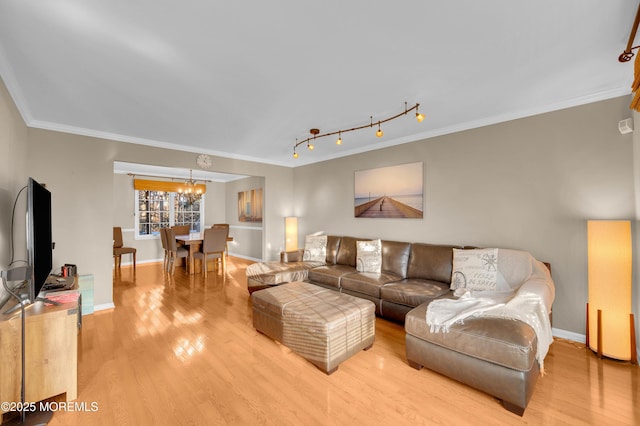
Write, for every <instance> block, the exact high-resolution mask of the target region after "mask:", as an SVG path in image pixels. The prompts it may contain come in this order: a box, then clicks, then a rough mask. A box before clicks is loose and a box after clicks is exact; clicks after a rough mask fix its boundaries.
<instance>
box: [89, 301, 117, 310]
mask: <svg viewBox="0 0 640 426" xmlns="http://www.w3.org/2000/svg"><path fill="white" fill-rule="evenodd" d="M115 307H116V305H114V304H113V302H109V303H101V304H99V305H93V312H97V311H106V310H107V309H115Z"/></svg>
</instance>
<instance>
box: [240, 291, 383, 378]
mask: <svg viewBox="0 0 640 426" xmlns="http://www.w3.org/2000/svg"><path fill="white" fill-rule="evenodd" d="M251 302H252V304H253V326H254V327H255V328H256V330H258V331H259V332H261V333H263V334H265V335H267V336H269V337H271V338H272V339H274V340H277V341H279V342H280V343H282V344H283V345H285V346H287V347H288V348H290V349H291V350H293V351H294V352H296V353H297V354H299V355H300V356H302V357H303V358H306V359H307V360H309V361H310V362H311V363H313V364H314V365H316V366H317V367H318V368H319V369H320V370H322V371H324V372H325V373H327V374H331V373H333V372H334V371H335V370H337V369H338V366H339V365H340V363H341V362H343V361H345V360H346V359H348V358H349V357H351V356H352V355H354V354H356V353H358V352H359V351H361V350H363V349H364V350H367V349H369V348H370V347H371V346H372V345H373V340H374V338H375V313H374V312H375V305H374V304H373V303H372V302H370V301H368V300H364V299H359V298H357V297H353V296H349V295H347V294H341V293H338V292H336V291H334V290H329V289H326V288H322V287H318V286H316V285H313V284H309V283H305V282H293V283H288V284H282V285H280V286H277V287H272V288H267V289H263V290H259V291H256V292H254V293H252V294H251Z"/></svg>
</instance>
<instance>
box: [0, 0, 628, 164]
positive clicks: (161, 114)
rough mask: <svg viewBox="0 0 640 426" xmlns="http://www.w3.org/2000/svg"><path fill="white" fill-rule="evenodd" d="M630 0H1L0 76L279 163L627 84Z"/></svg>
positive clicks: (36, 100)
mask: <svg viewBox="0 0 640 426" xmlns="http://www.w3.org/2000/svg"><path fill="white" fill-rule="evenodd" d="M637 6H638V5H637V2H634V1H629V0H606V1H605V0H565V1H551V0H541V1H535V2H533V1H529V2H525V1H521V0H520V1H515V0H493V1H483V2H479V1H476V0H451V1H433V0H431V1H429V0H422V1H418V0H405V1H395V2H392V1H388V0H387V1H382V0H367V1H364V0H351V1H344V0H342V1H337V0H325V1H304V0H276V1H256V0H249V1H243V2H239V1H238V2H231V1H224V2H223V1H215V0H209V1H205V0H183V1H180V2H178V1H169V0H155V1H149V0H147V1H130V0H128V1H124V0H55V1H42V0H2V1H0V76H1V77H2V79H3V80H4V82H5V84H6V85H7V87H8V89H9V92H10V93H11V95H12V97H13V99H14V101H15V102H16V104H17V106H18V108H19V110H20V112H21V114H22V116H23V117H24V119H25V121H26V123H27V125H29V126H31V127H37V128H44V129H52V130H61V131H66V132H71V133H77V134H83V135H91V136H98V137H106V138H110V139H115V140H120V141H126V142H132V143H140V144H145V145H153V146H161V147H168V148H174V149H181V150H185V151H190V152H194V153H208V154H213V155H222V156H226V157H232V158H239V159H247V160H252V161H260V162H266V163H272V164H279V165H288V166H296V165H303V164H309V163H312V162H317V161H321V160H326V159H329V158H336V157H340V156H344V155H349V154H353V153H357V152H363V151H367V150H371V149H376V148H381V147H385V146H391V145H396V144H399V143H406V142H411V141H414V140H419V139H423V138H427V137H431V136H436V135H441V134H446V133H451V132H455V131H459V130H464V129H469V128H473V127H478V126H483V125H487V124H492V123H497V122H501V121H506V120H511V119H514V118H519V117H524V116H528V115H533V114H538V113H542V112H547V111H553V110H557V109H561V108H566V107H570V106H574V105H580V104H584V103H588V102H593V101H597V100H601V99H607V98H611V97H615V96H621V95H625V94H628V93H630V89H629V86H630V84H631V81H632V73H633V63H632V62H629V63H626V64H621V63H619V62H618V61H617V57H618V55H619V54H620V53H621V52H622V51H623V50H624V48H625V46H626V43H627V40H628V37H629V32H630V29H631V26H632V24H633V20H634V17H635V12H636V8H637ZM405 101H406V102H409V105H410V106H411V105H413V104H415V103H416V102H419V103H420V105H421V106H420V111H421V112H424V113H425V114H426V116H427V118H426V119H425V120H424V122H422V123H421V124H418V123H417V122H416V121H415V120H413V119H412V118H411V117H402V118H399V119H397V120H394V121H393V122H390V123H388V124H387V125H383V130H384V132H385V136H384V137H383V138H376V137H375V136H374V131H375V128H374V129H366V130H361V131H357V132H351V133H348V134H345V135H343V140H344V143H343V145H341V146H336V145H335V144H334V140H335V139H334V138H323V139H320V140H318V141H316V144H315V145H316V149H315V150H314V151H313V152H308V151H307V150H306V148H303V149H301V150H300V158H298V159H296V160H294V159H293V158H292V153H293V145H294V144H295V142H296V138H298V139H299V140H302V139H305V138H306V137H308V136H309V129H310V128H312V127H317V128H320V130H321V131H322V132H323V133H324V132H330V131H335V130H339V129H344V128H352V127H356V126H360V125H363V124H367V123H369V122H370V116H373V120H374V121H377V120H380V119H384V118H386V117H389V116H391V115H394V114H396V113H398V112H400V111H402V110H403V109H404V102H405ZM615 125H617V123H612V126H615ZM301 148H302V147H301ZM194 164H195V155H194Z"/></svg>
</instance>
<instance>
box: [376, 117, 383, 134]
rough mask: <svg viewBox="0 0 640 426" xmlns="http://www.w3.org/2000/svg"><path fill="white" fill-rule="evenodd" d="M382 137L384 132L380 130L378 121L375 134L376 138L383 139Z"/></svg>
mask: <svg viewBox="0 0 640 426" xmlns="http://www.w3.org/2000/svg"><path fill="white" fill-rule="evenodd" d="M383 136H384V132H383V131H382V130H381V129H380V122H379V121H378V131H377V132H376V137H379V138H381V137H383Z"/></svg>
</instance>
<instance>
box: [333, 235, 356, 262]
mask: <svg viewBox="0 0 640 426" xmlns="http://www.w3.org/2000/svg"><path fill="white" fill-rule="evenodd" d="M356 241H357V240H356V239H355V238H353V237H342V238H341V239H340V247H338V254H337V256H336V263H337V264H338V265H347V266H353V267H354V268H355V267H356V254H357V252H358V250H357V249H356Z"/></svg>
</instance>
